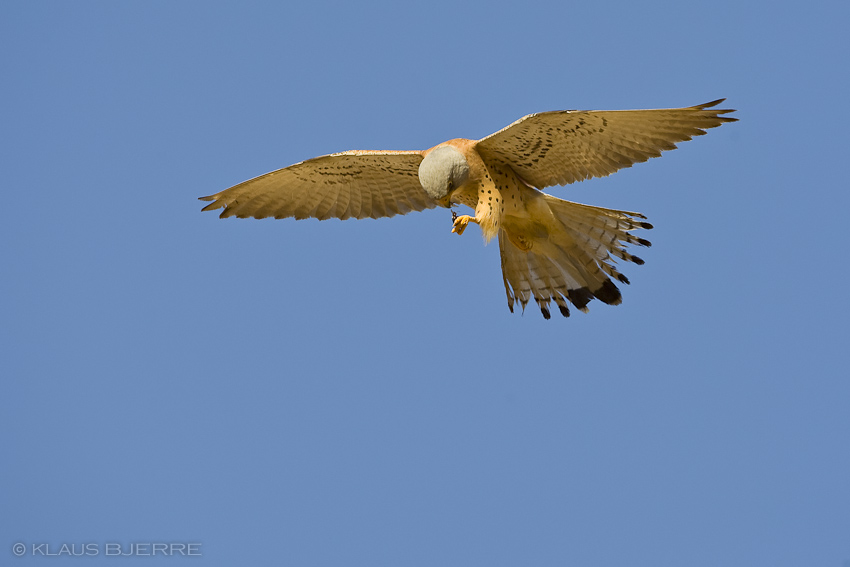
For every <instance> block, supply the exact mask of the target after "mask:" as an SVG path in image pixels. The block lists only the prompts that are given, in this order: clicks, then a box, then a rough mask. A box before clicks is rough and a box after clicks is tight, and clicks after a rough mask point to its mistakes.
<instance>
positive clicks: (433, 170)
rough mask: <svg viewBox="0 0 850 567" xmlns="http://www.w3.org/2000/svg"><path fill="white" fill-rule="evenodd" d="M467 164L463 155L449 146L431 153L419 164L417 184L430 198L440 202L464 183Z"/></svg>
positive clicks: (467, 175)
mask: <svg viewBox="0 0 850 567" xmlns="http://www.w3.org/2000/svg"><path fill="white" fill-rule="evenodd" d="M468 177H469V164H468V163H466V158H465V157H463V154H462V153H460V152H459V151H457V150H456V149H454V148H453V147H451V146H440V147H439V148H436V149H434V150H432V151H431V153H429V154H428V155H427V156H425V159H423V160H422V163H420V164H419V182H420V183H421V184H422V188H423V189H425V192H426V193H428V195H429V196H431V198H433V199H435V200H437V201H440V200H442V199H445V198H446V197H447V196H448V195H449V194H450V193H451V192H452V191H453V190H455V189H457V188H458V187H460V186H461V185H463V184H464V183H466V180H467V178H468Z"/></svg>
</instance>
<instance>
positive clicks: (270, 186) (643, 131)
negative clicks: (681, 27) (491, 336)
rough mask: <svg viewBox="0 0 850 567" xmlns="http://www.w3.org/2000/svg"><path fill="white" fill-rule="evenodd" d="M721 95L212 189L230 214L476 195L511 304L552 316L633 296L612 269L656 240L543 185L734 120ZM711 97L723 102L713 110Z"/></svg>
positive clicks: (539, 122)
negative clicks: (624, 292)
mask: <svg viewBox="0 0 850 567" xmlns="http://www.w3.org/2000/svg"><path fill="white" fill-rule="evenodd" d="M721 101H722V99H721V100H717V101H714V102H711V103H707V104H703V105H698V106H694V107H688V108H679V109H659V110H631V111H556V112H547V113H541V114H532V115H529V116H526V117H524V118H522V119H520V120H518V121H517V122H514V123H513V124H511V125H510V126H508V127H507V128H504V129H502V130H500V131H498V132H496V133H495V134H492V135H490V136H487V137H486V138H483V139H481V140H468V139H463V138H457V139H453V140H449V141H447V142H443V143H442V144H439V145H437V146H434V147H433V148H431V149H429V150H425V151H422V152H415V151H351V152H343V153H340V154H331V155H328V156H322V157H319V158H314V159H312V160H307V161H305V162H301V163H298V164H295V165H293V166H290V167H287V168H284V169H280V170H277V171H274V172H272V173H268V174H266V175H263V176H260V177H257V178H255V179H252V180H250V181H246V182H245V183H241V184H239V185H236V186H235V187H232V188H230V189H227V190H226V191H222V192H221V193H217V194H215V195H211V196H209V197H202V198H201V199H202V200H207V201H213V202H212V203H211V204H210V205H207V206H206V207H205V208H204V210H209V209H216V208H220V207H224V211H223V212H222V213H221V216H222V217H228V216H237V217H255V218H265V217H269V216H273V217H275V218H284V217H295V218H297V219H298V218H308V217H315V218H319V219H326V218H331V217H335V218H341V219H346V218H352V217H353V218H364V217H372V218H378V217H382V216H393V215H395V214H404V213H407V212H410V211H413V210H424V209H428V208H433V207H436V206H442V207H451V206H452V205H456V204H461V205H466V206H468V207H470V208H471V209H473V210H474V211H475V215H474V216H468V215H463V216H458V217H456V218H455V221H454V225H453V228H452V231H453V232H457V233H458V234H462V233H463V232H464V230H465V229H466V227H467V225H468V223H469V222H473V223H475V224H478V225H479V226H480V227H481V231H482V234H483V235H484V239H485V241H490V240H491V239H492V238H495V237H498V240H499V247H500V253H501V260H502V274H503V279H504V284H505V291H506V293H507V298H508V306H509V307H510V309H511V311H513V307H514V304H515V303H516V302H519V303H520V304H521V305H522V307H523V309H524V308H525V305H526V304H527V303H528V301H529V300H530V299H532V298H534V300H535V301H536V302H537V304H538V305H539V306H540V309H541V312H542V313H543V315H544V316H545V317H546V318H547V319H548V318H549V305H550V302H551V301H554V302H555V304H556V305H557V306H558V309H559V311H560V312H561V314H562V315H564V316H565V317H566V316H569V309H568V307H567V301H569V302H570V303H572V304H573V305H574V306H576V307H577V308H578V309H580V310H582V311H586V310H587V304H588V302H590V300H591V299H593V298H594V297H595V298H597V299H599V300H600V301H602V302H604V303H608V304H612V305H616V304H619V303H620V302H621V295H620V291H619V289H618V288H617V286H616V285H615V284H614V283H613V282H612V280H611V278H613V279H614V280H617V281H619V282H622V283H629V281H628V279H627V278H626V277H625V276H624V275H622V274H621V273H620V272H619V271H618V270H617V269H616V267H615V263H616V261H617V260H616V259H620V260H626V261H631V262H634V263H637V264H642V263H643V260H641V259H640V258H638V257H636V256H632V255H631V254H629V253H628V252H626V250H625V245H627V244H636V245H641V246H649V241H647V240H645V239H643V238H638V237H636V236H634V235H632V234H631V231H633V230H635V229H638V228H644V229H648V228H652V225H650V224H649V223H647V222H644V220H643V219H645V217H644V216H643V215H641V214H639V213H633V212H628V211H617V210H613V209H604V208H601V207H592V206H588V205H581V204H578V203H572V202H570V201H564V200H562V199H557V198H555V197H553V196H551V195H547V194H545V193H543V192H542V191H540V190H539V188H542V187H546V186H549V185H555V184H566V183H572V182H574V181H580V180H583V179H588V178H590V177H595V176H605V175H609V174H610V173H613V172H614V171H617V170H618V169H620V168H623V167H629V166H631V165H632V164H633V163H637V162H641V161H646V160H647V159H649V158H651V157H657V156H659V155H661V151H662V150H669V149H673V148H675V147H676V146H675V143H676V142H680V141H684V140H689V139H691V137H692V136H695V135H700V134H704V133H705V130H704V129H705V128H713V127H716V126H719V125H720V124H722V123H723V122H731V121H734V120H736V119H735V118H729V117H726V116H721V115H722V114H725V113H728V112H733V111H732V110H714V109H711V107H713V106H715V105H716V104H718V103H720V102H721ZM709 109H711V110H709Z"/></svg>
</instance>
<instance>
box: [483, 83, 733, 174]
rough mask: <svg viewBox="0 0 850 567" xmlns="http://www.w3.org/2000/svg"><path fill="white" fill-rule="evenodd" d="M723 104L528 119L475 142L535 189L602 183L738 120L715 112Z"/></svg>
mask: <svg viewBox="0 0 850 567" xmlns="http://www.w3.org/2000/svg"><path fill="white" fill-rule="evenodd" d="M724 100H725V99H719V100H715V101H713V102H708V103H705V104H700V105H697V106H691V107H688V108H667V109H656V110H563V111H555V112H542V113H540V114H530V115H528V116H525V117H523V118H520V119H519V120H517V121H516V122H514V123H513V124H511V125H510V126H508V127H507V128H503V129H502V130H499V131H498V132H496V133H495V134H491V135H489V136H487V137H486V138H482V139H481V140H478V142H477V143H476V146H475V147H476V149H477V150H478V152H479V153H480V154H481V155H482V156H483V157H484V159H485V160H492V161H494V162H498V163H502V164H505V165H509V166H510V167H511V168H512V169H513V170H514V171H515V172H516V173H517V175H519V176H520V177H521V178H523V179H524V180H525V181H526V182H527V183H529V184H531V185H533V186H535V187H538V188H543V187H548V186H550V185H566V184H568V183H573V182H575V181H582V180H585V179H589V178H591V177H604V176H606V175H610V174H612V173H614V172H615V171H617V170H619V169H622V168H624V167H631V166H632V165H633V164H635V163H639V162H644V161H646V160H648V159H649V158H653V157H658V156H660V155H661V152H662V151H664V150H672V149H675V148H676V142H683V141H685V140H690V139H691V138H692V137H694V136H699V135H702V134H705V130H706V129H708V128H714V127H716V126H720V125H721V124H723V123H724V122H734V121H736V120H737V118H730V117H727V116H722V115H723V114H727V113H729V112H734V110H718V109H715V108H713V107H714V106H716V105H718V104H720V103H721V102H723V101H724Z"/></svg>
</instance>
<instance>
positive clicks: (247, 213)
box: [201, 150, 437, 220]
mask: <svg viewBox="0 0 850 567" xmlns="http://www.w3.org/2000/svg"><path fill="white" fill-rule="evenodd" d="M421 162H422V152H417V151H356V150H355V151H350V152H342V153H338V154H331V155H327V156H321V157H317V158H313V159H308V160H307V161H302V162H300V163H296V164H295V165H291V166H289V167H285V168H283V169H278V170H277V171H273V172H271V173H267V174H265V175H261V176H259V177H255V178H254V179H251V180H249V181H245V182H244V183H240V184H239V185H236V186H234V187H231V188H230V189H226V190H224V191H222V192H220V193H216V194H215V195H210V196H208V197H201V200H202V201H212V203H210V204H209V205H207V206H206V207H204V209H203V210H205V211H208V210H212V209H218V208H221V207H224V210H223V211H222V212H221V217H222V218H225V217H232V216H235V217H240V218H246V217H254V218H258V219H261V218H266V217H274V218H278V219H282V218H286V217H295V218H296V219H304V218H308V217H315V218H317V219H320V220H324V219H328V218H338V219H347V218H357V219H362V218H367V217H371V218H379V217H391V216H394V215H398V214H402V215H403V214H405V213H409V212H411V211H422V210H425V209H431V208H434V207H436V206H437V203H436V202H435V201H434V200H433V199H431V197H429V196H428V194H427V193H425V190H424V189H423V188H422V185H421V184H420V183H419V164H420V163H421Z"/></svg>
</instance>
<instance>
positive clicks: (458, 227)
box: [452, 215, 478, 234]
mask: <svg viewBox="0 0 850 567" xmlns="http://www.w3.org/2000/svg"><path fill="white" fill-rule="evenodd" d="M470 221H472V222H475V223H477V222H478V219H476V218H474V217H471V216H469V215H460V216H459V217H457V218H456V219H455V221H454V223H453V225H452V232H455V233H457V234H463V231H464V230H466V227H467V225H468V224H469V222H470Z"/></svg>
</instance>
